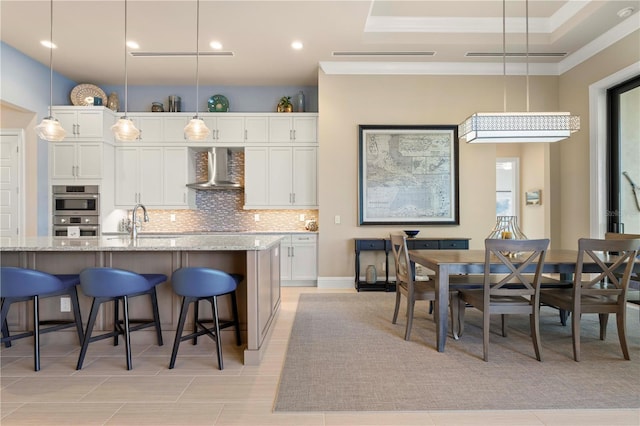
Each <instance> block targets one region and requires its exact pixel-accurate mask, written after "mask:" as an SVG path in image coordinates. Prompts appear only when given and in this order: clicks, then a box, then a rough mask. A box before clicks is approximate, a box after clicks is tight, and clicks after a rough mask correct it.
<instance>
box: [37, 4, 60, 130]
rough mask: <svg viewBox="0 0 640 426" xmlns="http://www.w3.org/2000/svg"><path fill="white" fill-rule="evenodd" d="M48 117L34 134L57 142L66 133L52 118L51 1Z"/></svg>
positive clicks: (52, 45)
mask: <svg viewBox="0 0 640 426" xmlns="http://www.w3.org/2000/svg"><path fill="white" fill-rule="evenodd" d="M49 43H50V44H51V45H50V46H49V115H48V116H46V117H45V118H43V119H42V122H41V123H40V124H38V125H37V126H36V133H37V134H38V137H39V138H40V139H44V140H46V141H51V142H58V141H61V140H63V139H64V137H65V136H66V135H67V132H66V131H65V130H64V129H63V128H62V125H61V124H60V122H59V121H58V120H56V119H55V118H54V117H53V112H52V111H51V110H52V109H53V47H54V44H53V0H51V21H50V27H49Z"/></svg>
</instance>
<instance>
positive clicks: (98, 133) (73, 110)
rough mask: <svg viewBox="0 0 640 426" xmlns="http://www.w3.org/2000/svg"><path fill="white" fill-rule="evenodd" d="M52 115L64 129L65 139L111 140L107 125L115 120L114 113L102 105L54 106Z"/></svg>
mask: <svg viewBox="0 0 640 426" xmlns="http://www.w3.org/2000/svg"><path fill="white" fill-rule="evenodd" d="M52 115H53V116H54V117H55V118H57V119H58V121H59V122H60V125H61V126H62V128H63V129H64V130H66V132H67V136H66V137H65V141H70V140H78V139H82V140H103V139H105V140H113V139H112V137H111V136H110V135H109V132H110V128H109V127H110V125H111V124H113V123H114V122H115V115H114V114H113V112H111V110H105V108H104V107H75V106H63V107H60V106H55V107H53V108H52Z"/></svg>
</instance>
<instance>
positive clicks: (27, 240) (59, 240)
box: [0, 233, 282, 252]
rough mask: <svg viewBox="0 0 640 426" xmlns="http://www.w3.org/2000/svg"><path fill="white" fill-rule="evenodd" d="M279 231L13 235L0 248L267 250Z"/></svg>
mask: <svg viewBox="0 0 640 426" xmlns="http://www.w3.org/2000/svg"><path fill="white" fill-rule="evenodd" d="M281 239H282V235H277V234H259V233H252V234H250V233H218V234H172V235H163V234H147V235H144V234H143V235H139V236H138V238H137V239H136V240H135V241H132V240H131V238H129V236H126V235H107V236H102V237H100V238H64V237H17V238H3V239H2V240H0V244H1V247H0V251H4V252H16V251H247V250H250V251H254V250H267V249H269V248H271V247H272V246H274V245H275V244H277V243H279V241H280V240H281Z"/></svg>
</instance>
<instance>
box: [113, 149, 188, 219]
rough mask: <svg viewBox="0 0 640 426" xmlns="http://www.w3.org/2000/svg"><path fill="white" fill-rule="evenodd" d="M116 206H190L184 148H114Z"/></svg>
mask: <svg viewBox="0 0 640 426" xmlns="http://www.w3.org/2000/svg"><path fill="white" fill-rule="evenodd" d="M115 163H116V164H115V171H116V176H115V205H116V207H119V208H132V207H133V206H134V205H135V204H138V203H142V204H144V205H145V206H146V207H156V208H158V207H161V208H186V207H189V194H188V190H187V187H186V184H187V183H188V181H187V180H188V178H189V176H188V170H189V154H188V148H187V147H160V146H150V147H141V146H135V147H127V146H119V147H116V155H115Z"/></svg>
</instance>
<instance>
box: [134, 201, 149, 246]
mask: <svg viewBox="0 0 640 426" xmlns="http://www.w3.org/2000/svg"><path fill="white" fill-rule="evenodd" d="M138 207H142V211H143V212H144V221H145V222H149V215H148V214H147V208H146V207H145V206H144V205H143V204H136V205H135V206H134V207H133V215H132V217H131V222H132V223H131V238H132V239H136V238H138V227H137V224H138V219H137V211H138Z"/></svg>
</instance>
